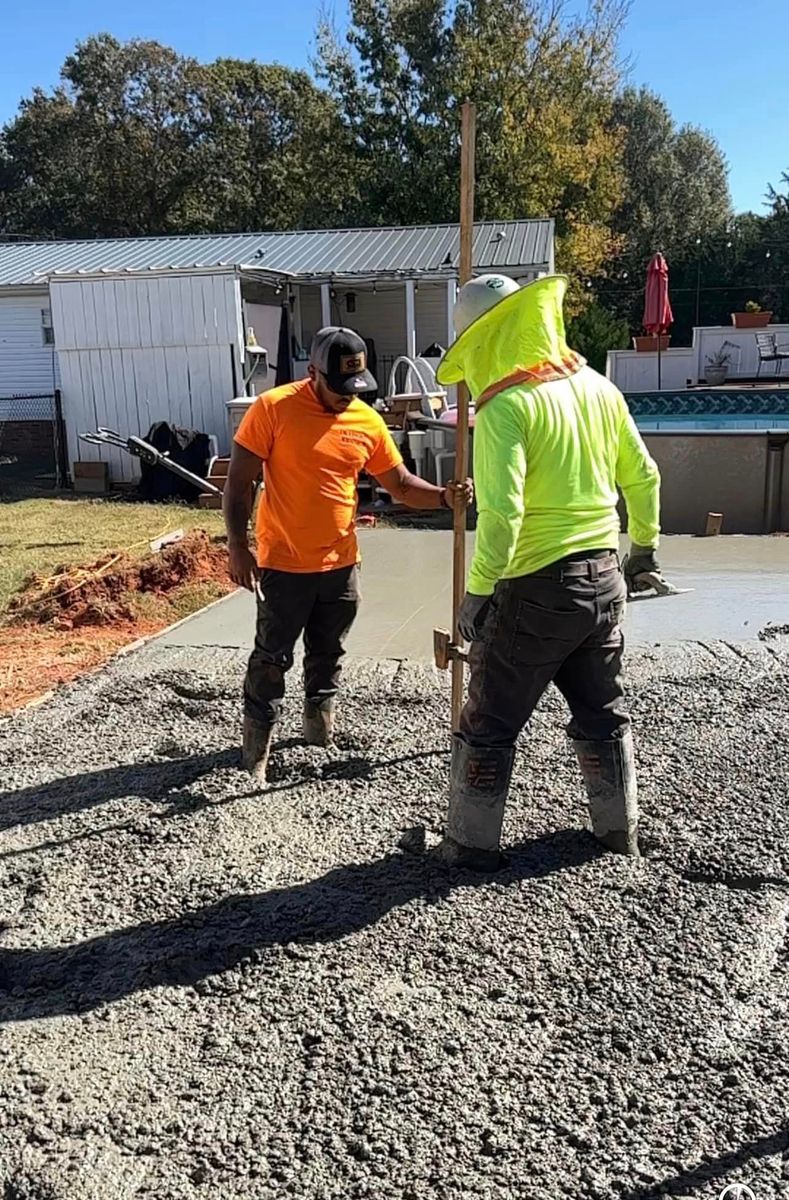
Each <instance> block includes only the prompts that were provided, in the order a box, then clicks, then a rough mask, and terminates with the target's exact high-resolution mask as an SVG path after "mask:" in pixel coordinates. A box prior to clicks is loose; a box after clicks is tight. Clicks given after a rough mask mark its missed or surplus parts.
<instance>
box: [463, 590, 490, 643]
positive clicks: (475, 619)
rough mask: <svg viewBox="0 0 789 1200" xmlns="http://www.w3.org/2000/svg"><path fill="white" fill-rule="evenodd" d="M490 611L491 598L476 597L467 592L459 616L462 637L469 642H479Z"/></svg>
mask: <svg viewBox="0 0 789 1200" xmlns="http://www.w3.org/2000/svg"><path fill="white" fill-rule="evenodd" d="M489 609H490V596H475V595H473V594H472V593H471V592H466V594H465V596H464V597H463V603H462V604H461V606H460V612H459V614H458V628H459V629H460V635H461V637H463V638H464V639H465V640H466V641H467V642H478V641H480V640H481V638H482V630H483V627H484V625H485V620H486V618H487V615H488V610H489Z"/></svg>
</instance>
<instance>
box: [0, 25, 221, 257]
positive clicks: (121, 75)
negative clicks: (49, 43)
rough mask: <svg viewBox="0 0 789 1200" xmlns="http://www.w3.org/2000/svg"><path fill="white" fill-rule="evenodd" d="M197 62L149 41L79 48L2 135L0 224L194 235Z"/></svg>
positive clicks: (38, 231) (197, 222)
mask: <svg viewBox="0 0 789 1200" xmlns="http://www.w3.org/2000/svg"><path fill="white" fill-rule="evenodd" d="M195 71H196V64H195V63H193V62H192V60H190V59H183V58H180V57H179V56H178V55H177V54H176V53H175V52H174V51H172V50H170V49H168V48H167V47H164V46H160V45H159V44H158V43H156V42H143V41H132V42H127V43H125V44H121V43H120V42H118V41H116V39H115V38H112V37H110V36H109V35H107V34H102V35H100V36H99V37H93V38H89V39H88V40H87V41H85V42H83V43H81V44H79V45H78V46H77V48H76V50H75V52H74V54H72V55H70V56H69V58H67V59H66V61H65V63H64V65H63V69H62V71H61V78H62V84H61V86H60V87H59V88H57V89H56V90H55V91H54V92H53V93H52V94H51V95H47V94H46V93H44V92H43V91H41V90H40V89H36V91H35V92H34V93H33V96H32V98H31V99H30V100H26V101H23V102H22V105H21V108H20V112H19V114H18V116H17V117H16V119H15V120H13V121H12V122H11V123H10V124H9V125H7V126H6V127H5V129H4V130H3V134H2V145H3V158H4V167H3V176H2V185H3V195H4V204H3V209H4V223H5V225H6V228H8V229H10V230H12V231H13V230H14V229H18V230H19V231H20V232H23V233H27V234H34V235H43V236H53V235H54V236H62V237H95V236H113V235H125V234H144V233H153V232H168V231H170V230H179V231H185V230H191V229H200V228H202V227H203V224H204V214H203V213H202V212H201V211H200V206H199V203H198V202H197V194H196V188H197V185H198V184H199V180H200V175H201V161H200V154H199V150H196V149H195V147H196V145H198V144H199V136H198V132H199V131H198V129H197V128H196V118H197V115H198V113H199V108H198V106H197V105H196V103H195V96H194V84H195Z"/></svg>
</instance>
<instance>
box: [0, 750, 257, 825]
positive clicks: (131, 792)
mask: <svg viewBox="0 0 789 1200" xmlns="http://www.w3.org/2000/svg"><path fill="white" fill-rule="evenodd" d="M240 761H241V759H240V751H239V750H238V748H237V747H232V748H230V749H227V750H218V751H214V752H212V753H210V754H197V755H194V756H193V757H191V758H178V759H156V760H155V761H153V762H144V763H132V764H130V765H127V766H120V767H107V768H106V769H105V770H102V771H88V772H85V773H84V774H82V775H68V776H65V777H64V778H62V779H53V780H52V781H51V782H50V783H38V784H33V785H32V786H31V787H27V788H20V789H19V791H15V792H0V830H4V829H14V828H15V827H17V826H20V825H34V824H36V823H38V822H39V821H51V820H53V819H54V818H55V817H62V816H66V815H67V814H69V813H78V812H85V811H86V810H87V809H89V808H95V807H97V806H98V805H100V804H106V803H107V802H108V801H109V800H118V799H120V798H121V797H123V796H140V797H143V798H144V799H147V800H164V799H165V798H166V797H167V795H168V794H169V793H170V792H171V791H173V790H174V789H176V788H182V787H188V786H189V784H191V783H196V782H197V780H198V779H200V778H201V777H202V776H203V775H207V774H209V772H210V771H216V770H219V769H220V768H222V767H238V766H239V765H240Z"/></svg>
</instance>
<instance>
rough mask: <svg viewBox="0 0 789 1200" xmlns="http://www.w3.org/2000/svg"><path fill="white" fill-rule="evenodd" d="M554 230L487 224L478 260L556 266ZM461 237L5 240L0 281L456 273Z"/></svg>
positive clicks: (484, 264) (423, 228)
mask: <svg viewBox="0 0 789 1200" xmlns="http://www.w3.org/2000/svg"><path fill="white" fill-rule="evenodd" d="M553 234H554V226H553V221H548V220H541V221H487V222H483V223H480V224H478V225H476V226H475V227H474V267H475V269H477V270H485V269H492V268H498V269H500V270H503V269H505V268H507V269H510V270H511V271H519V270H529V271H538V270H543V271H547V270H550V269H551V267H552V264H553ZM0 238H1V235H0ZM459 241H460V235H459V229H458V226H457V225H415V226H411V227H400V228H389V229H321V230H310V231H301V232H295V233H228V234H205V235H204V234H195V235H188V236H183V237H149V238H113V239H108V240H105V241H79V242H6V243H4V242H2V240H0V287H21V286H30V285H34V284H37V283H38V284H43V283H46V281H47V279H48V278H49V277H50V276H58V275H99V274H109V273H113V274H114V273H117V272H129V273H143V272H148V271H190V270H211V269H218V268H223V267H225V268H237V269H245V270H253V271H256V272H261V273H264V274H266V275H274V276H276V275H281V276H283V277H286V278H287V277H290V278H292V277H294V276H295V277H297V278H300V279H302V280H314V279H321V278H323V279H338V278H342V277H346V278H349V277H350V278H355V279H360V278H362V277H364V276H371V275H372V276H376V277H380V276H386V275H388V276H391V277H398V276H404V275H408V274H416V275H420V274H422V275H423V274H443V273H446V274H447V275H449V274H450V272H452V271H456V270H457V264H458V256H459V249H460V247H459Z"/></svg>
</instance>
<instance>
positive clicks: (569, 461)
mask: <svg viewBox="0 0 789 1200" xmlns="http://www.w3.org/2000/svg"><path fill="white" fill-rule="evenodd" d="M565 288H566V280H565V279H564V278H563V277H561V276H552V277H549V278H546V279H540V280H537V281H535V282H534V283H531V284H529V285H528V286H527V287H524V288H521V289H520V291H519V292H516V293H513V294H512V295H511V296H508V297H507V298H506V299H505V300H502V301H501V302H500V303H499V304H497V305H495V307H493V308H492V309H490V310H489V311H488V312H487V313H485V314H484V316H482V317H481V318H480V319H479V320H477V321H475V322H474V324H473V325H471V326H469V328H468V329H467V330H465V331H464V333H463V334H462V335H461V337H460V338H459V339H458V341H457V342H455V344H454V345H453V346H452V347H450V349H449V350H448V351H447V353H446V355H445V356H444V359H443V360H442V362H441V364H440V366H439V370H438V378H439V380H440V381H441V382H442V383H457V382H458V381H459V380H461V379H462V380H465V381H466V382H467V383H468V386H469V389H470V391H471V394H472V397H473V398H474V399H475V400H476V401H477V402H478V410H477V415H476V423H475V427H474V481H475V486H476V492H477V508H478V512H479V518H478V522H477V537H476V548H475V552H474V558H473V561H472V565H471V571H470V573H469V579H468V589H469V591H470V592H473V593H474V594H476V595H480V596H487V595H490V594H491V593H492V592H493V590H494V588H495V586H496V584H497V583H498V582H499V580H501V579H512V578H515V577H517V576H519V575H529V574H532V573H533V572H535V571H539V570H541V569H542V568H543V567H545V566H547V565H548V564H549V563H553V562H557V561H558V560H559V559H561V558H564V557H566V556H567V555H568V554H577V553H580V552H583V551H584V550H604V549H607V548H611V549H615V548H616V547H617V545H618V541H619V532H620V526H619V516H618V512H617V501H618V494H617V489H619V490H621V492H622V494H623V495H624V498H625V504H626V507H627V512H628V522H629V532H630V535H631V537H632V539H633V541H634V542H636V543H637V544H638V545H642V546H655V547H656V546H657V544H658V539H659V533H660V519H659V507H660V503H659V496H660V476H659V474H658V469H657V467H656V465H655V463H654V462H653V461H652V459H651V457H650V455H649V452H648V451H647V448H646V446H645V445H644V442H643V440H642V438H641V435H640V434H639V432H638V429H637V428H636V425H635V422H634V421H633V418H632V417H631V415H630V412H629V410H628V407H627V404H626V403H625V399H624V397H623V396H622V394H621V393H620V392H619V391H618V389H617V388H616V387H614V385H613V384H612V383H610V381H609V380H607V379H605V378H604V377H603V376H602V375H599V374H598V373H597V372H596V371H593V370H592V369H591V367H588V366H586V365H585V364H584V361H583V359H580V358H578V356H577V355H573V354H572V352H571V351H570V350H569V349H568V347H567V343H566V341H565V336H564V319H563V315H562V300H563V297H564V291H565ZM544 380H547V381H546V382H543V381H544Z"/></svg>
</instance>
